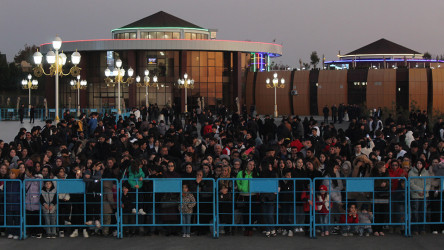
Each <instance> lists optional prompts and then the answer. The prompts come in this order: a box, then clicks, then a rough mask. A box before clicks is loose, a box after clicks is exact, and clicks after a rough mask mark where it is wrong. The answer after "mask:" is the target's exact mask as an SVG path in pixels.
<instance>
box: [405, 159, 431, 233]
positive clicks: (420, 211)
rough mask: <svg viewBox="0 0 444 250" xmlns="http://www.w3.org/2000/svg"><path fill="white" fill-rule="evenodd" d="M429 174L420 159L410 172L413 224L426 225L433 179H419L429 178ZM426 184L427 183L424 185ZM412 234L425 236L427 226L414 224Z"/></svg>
mask: <svg viewBox="0 0 444 250" xmlns="http://www.w3.org/2000/svg"><path fill="white" fill-rule="evenodd" d="M428 176H430V174H429V172H428V171H427V170H426V169H425V163H424V161H423V160H421V159H419V160H418V161H416V162H415V165H414V167H413V168H412V169H411V170H410V171H409V181H410V197H411V204H410V206H411V209H412V210H411V211H412V212H411V213H412V222H415V223H419V222H423V223H426V221H423V220H424V213H425V211H427V207H426V203H425V202H426V199H427V198H428V197H429V192H428V191H429V190H430V187H431V179H428V178H427V179H424V178H418V177H428ZM424 182H425V183H424ZM411 230H412V232H413V234H414V235H418V234H419V233H421V234H425V224H419V225H418V224H414V225H412V229H411Z"/></svg>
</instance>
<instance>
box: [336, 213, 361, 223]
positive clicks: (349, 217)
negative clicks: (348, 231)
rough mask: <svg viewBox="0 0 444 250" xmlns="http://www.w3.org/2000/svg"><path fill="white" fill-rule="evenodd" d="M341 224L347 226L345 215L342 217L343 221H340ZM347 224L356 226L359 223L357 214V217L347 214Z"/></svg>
mask: <svg viewBox="0 0 444 250" xmlns="http://www.w3.org/2000/svg"><path fill="white" fill-rule="evenodd" d="M339 223H344V224H345V214H343V215H341V219H340V220H339ZM347 223H348V224H356V223H359V216H358V214H356V215H355V216H352V215H349V214H347Z"/></svg>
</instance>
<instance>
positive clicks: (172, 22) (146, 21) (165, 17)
mask: <svg viewBox="0 0 444 250" xmlns="http://www.w3.org/2000/svg"><path fill="white" fill-rule="evenodd" d="M167 27H180V28H194V29H203V28H202V27H200V26H197V25H195V24H192V23H190V22H188V21H185V20H183V19H180V18H178V17H176V16H173V15H171V14H168V13H166V12H164V11H159V12H157V13H155V14H152V15H151V16H147V17H145V18H142V19H140V20H138V21H135V22H133V23H130V24H128V25H125V26H123V27H121V29H126V28H167Z"/></svg>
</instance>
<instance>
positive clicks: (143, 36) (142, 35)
mask: <svg viewBox="0 0 444 250" xmlns="http://www.w3.org/2000/svg"><path fill="white" fill-rule="evenodd" d="M140 38H141V39H148V32H146V31H142V32H140Z"/></svg>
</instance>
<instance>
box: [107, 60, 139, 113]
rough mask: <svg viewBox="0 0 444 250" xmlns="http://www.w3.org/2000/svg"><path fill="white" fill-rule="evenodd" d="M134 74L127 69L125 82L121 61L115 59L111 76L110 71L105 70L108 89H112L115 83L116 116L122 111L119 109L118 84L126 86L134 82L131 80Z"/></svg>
mask: <svg viewBox="0 0 444 250" xmlns="http://www.w3.org/2000/svg"><path fill="white" fill-rule="evenodd" d="M133 74H134V70H133V69H132V68H131V67H130V68H129V69H128V78H127V79H126V81H125V80H123V77H124V76H125V70H124V69H123V68H122V60H120V59H117V61H116V67H115V68H114V70H113V71H112V75H111V70H110V69H109V68H107V69H106V70H105V76H106V78H105V83H106V85H107V86H108V87H114V86H115V85H116V82H117V96H118V97H117V114H118V115H121V114H122V111H121V109H120V83H127V84H131V83H133V82H134V78H132V76H133ZM111 76H114V79H112V78H111Z"/></svg>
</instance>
